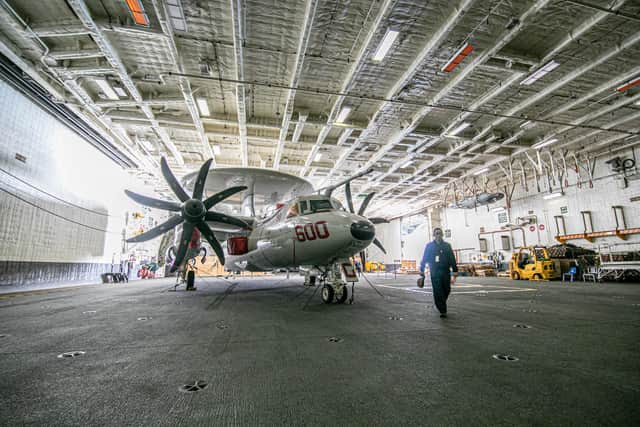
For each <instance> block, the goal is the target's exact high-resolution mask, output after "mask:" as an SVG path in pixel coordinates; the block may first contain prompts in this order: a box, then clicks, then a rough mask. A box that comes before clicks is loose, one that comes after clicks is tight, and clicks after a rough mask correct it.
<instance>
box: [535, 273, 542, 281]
mask: <svg viewBox="0 0 640 427" xmlns="http://www.w3.org/2000/svg"><path fill="white" fill-rule="evenodd" d="M533 280H542V276H541V275H539V274H534V275H533Z"/></svg>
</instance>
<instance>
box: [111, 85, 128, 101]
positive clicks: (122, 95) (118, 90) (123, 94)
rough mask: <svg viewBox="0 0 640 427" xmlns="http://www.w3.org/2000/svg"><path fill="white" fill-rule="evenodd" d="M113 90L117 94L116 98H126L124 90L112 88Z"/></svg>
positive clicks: (116, 87)
mask: <svg viewBox="0 0 640 427" xmlns="http://www.w3.org/2000/svg"><path fill="white" fill-rule="evenodd" d="M113 90H114V91H115V92H116V93H117V94H118V96H119V97H120V98H126V97H127V92H125V91H124V89H123V88H121V87H120V86H114V87H113Z"/></svg>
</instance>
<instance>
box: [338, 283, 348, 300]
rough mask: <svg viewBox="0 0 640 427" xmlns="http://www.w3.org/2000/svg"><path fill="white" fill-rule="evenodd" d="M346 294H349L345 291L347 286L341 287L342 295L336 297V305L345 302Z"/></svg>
mask: <svg viewBox="0 0 640 427" xmlns="http://www.w3.org/2000/svg"><path fill="white" fill-rule="evenodd" d="M348 294H349V292H348V291H347V285H344V286H343V287H342V294H340V296H337V297H336V302H337V303H338V304H342V303H344V302H345V301H346V300H347V296H349V295H348Z"/></svg>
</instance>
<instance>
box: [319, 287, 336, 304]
mask: <svg viewBox="0 0 640 427" xmlns="http://www.w3.org/2000/svg"><path fill="white" fill-rule="evenodd" d="M334 295H335V292H334V291H333V286H331V285H329V284H326V285H324V286H323V287H322V292H321V293H320V297H321V298H322V302H324V303H325V304H331V303H332V302H333V297H334Z"/></svg>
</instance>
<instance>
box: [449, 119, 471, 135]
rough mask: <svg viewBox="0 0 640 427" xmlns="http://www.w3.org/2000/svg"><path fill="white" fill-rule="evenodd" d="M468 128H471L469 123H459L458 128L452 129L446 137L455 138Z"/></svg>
mask: <svg viewBox="0 0 640 427" xmlns="http://www.w3.org/2000/svg"><path fill="white" fill-rule="evenodd" d="M469 126H471V123H469V122H462V123H460V124H459V125H458V126H456V127H455V129H453V130H452V131H451V132H449V133H448V134H447V135H449V136H456V135H457V134H459V133H460V132H462V131H463V130H465V129H466V128H468V127H469Z"/></svg>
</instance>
